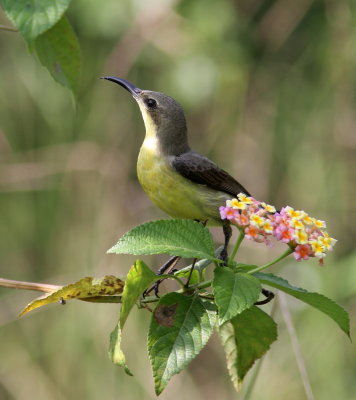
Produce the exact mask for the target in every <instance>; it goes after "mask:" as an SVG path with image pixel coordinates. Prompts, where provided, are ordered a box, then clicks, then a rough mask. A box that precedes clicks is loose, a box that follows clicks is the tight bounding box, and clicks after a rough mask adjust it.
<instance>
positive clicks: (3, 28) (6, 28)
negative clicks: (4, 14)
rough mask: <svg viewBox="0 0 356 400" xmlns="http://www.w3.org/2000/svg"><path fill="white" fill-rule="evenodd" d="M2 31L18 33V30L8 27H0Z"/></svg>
mask: <svg viewBox="0 0 356 400" xmlns="http://www.w3.org/2000/svg"><path fill="white" fill-rule="evenodd" d="M0 31H8V32H18V31H17V29H16V28H13V27H12V26H7V25H0Z"/></svg>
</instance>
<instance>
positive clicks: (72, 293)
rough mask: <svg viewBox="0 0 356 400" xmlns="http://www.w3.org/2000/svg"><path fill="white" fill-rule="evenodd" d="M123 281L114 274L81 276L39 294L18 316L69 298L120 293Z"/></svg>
mask: <svg viewBox="0 0 356 400" xmlns="http://www.w3.org/2000/svg"><path fill="white" fill-rule="evenodd" d="M124 284H125V282H124V281H122V280H121V279H119V278H116V276H113V275H107V276H105V277H104V278H100V279H97V278H90V277H87V278H82V279H80V280H79V281H78V282H75V283H71V284H69V285H66V286H62V287H60V289H58V290H56V291H54V292H52V293H49V294H46V295H45V296H41V297H39V298H37V299H36V300H34V301H31V303H30V304H28V305H27V306H26V307H25V308H24V309H23V310H22V312H21V314H20V316H22V315H24V314H26V313H28V312H29V311H32V310H34V309H35V308H38V307H42V306H45V305H47V304H51V303H60V302H63V300H70V299H81V300H83V299H88V298H93V297H97V296H113V295H117V294H121V293H122V290H123V288H124Z"/></svg>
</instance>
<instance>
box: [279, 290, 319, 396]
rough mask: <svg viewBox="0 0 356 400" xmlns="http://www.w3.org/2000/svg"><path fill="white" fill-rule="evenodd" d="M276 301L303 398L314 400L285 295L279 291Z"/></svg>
mask: <svg viewBox="0 0 356 400" xmlns="http://www.w3.org/2000/svg"><path fill="white" fill-rule="evenodd" d="M278 300H279V301H278V303H279V306H280V309H281V313H282V316H283V319H284V322H285V324H286V326H287V330H288V334H289V337H290V340H291V343H292V348H293V352H294V356H295V359H296V361H297V365H298V370H299V374H300V378H301V380H302V383H303V387H304V391H305V397H306V399H307V400H314V395H313V391H312V388H311V385H310V380H309V376H308V372H307V369H306V366H305V361H304V358H303V355H302V350H301V347H300V343H299V340H298V336H297V332H296V330H295V327H294V324H293V321H292V317H291V315H290V312H289V308H288V303H287V298H286V295H285V294H284V293H282V292H281V291H279V292H278Z"/></svg>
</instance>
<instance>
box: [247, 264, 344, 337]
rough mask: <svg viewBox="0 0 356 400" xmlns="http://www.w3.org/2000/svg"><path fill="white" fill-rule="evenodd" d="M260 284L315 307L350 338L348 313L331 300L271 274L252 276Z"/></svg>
mask: <svg viewBox="0 0 356 400" xmlns="http://www.w3.org/2000/svg"><path fill="white" fill-rule="evenodd" d="M253 275H254V276H255V277H256V278H258V279H259V280H260V282H261V283H263V284H265V285H269V286H272V287H275V288H276V289H279V290H281V291H283V292H285V293H288V294H290V295H291V296H293V297H296V298H297V299H299V300H301V301H303V302H304V303H307V304H309V305H311V306H312V307H315V308H316V309H318V310H319V311H321V312H323V313H324V314H326V315H327V316H329V317H330V318H331V319H333V320H334V321H335V322H336V323H337V324H338V325H339V327H340V328H341V329H342V330H343V331H344V332H345V333H346V334H347V335H348V336H349V337H350V319H349V315H348V313H347V312H346V311H345V310H344V309H343V308H342V307H341V306H339V305H338V304H336V303H335V302H334V301H333V300H331V299H329V298H328V297H326V296H323V295H322V294H319V293H313V292H308V291H307V290H305V289H302V288H298V287H296V286H292V285H290V284H289V283H288V282H287V281H286V280H285V279H282V278H280V277H279V276H276V275H273V274H265V273H261V272H259V273H256V274H253Z"/></svg>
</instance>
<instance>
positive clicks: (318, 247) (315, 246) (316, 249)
mask: <svg viewBox="0 0 356 400" xmlns="http://www.w3.org/2000/svg"><path fill="white" fill-rule="evenodd" d="M309 244H310V246H311V248H312V251H313V253H314V255H315V257H318V258H323V257H325V253H324V251H325V247H324V246H323V245H322V244H321V243H320V242H319V241H318V240H311V241H310V242H309Z"/></svg>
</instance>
